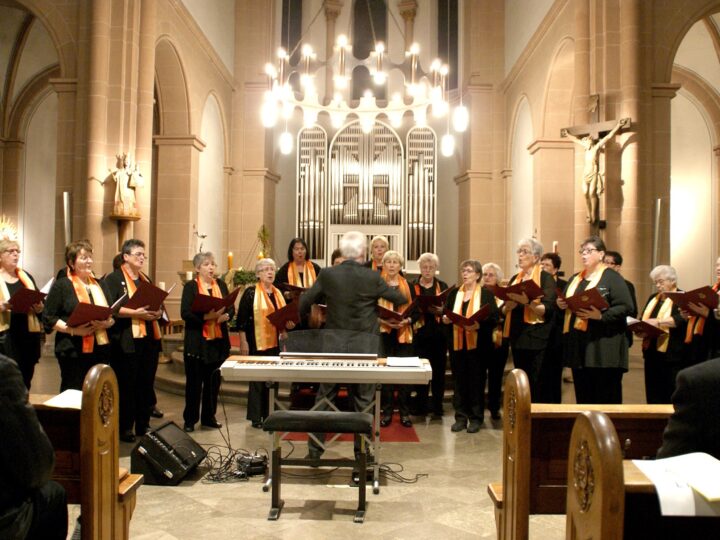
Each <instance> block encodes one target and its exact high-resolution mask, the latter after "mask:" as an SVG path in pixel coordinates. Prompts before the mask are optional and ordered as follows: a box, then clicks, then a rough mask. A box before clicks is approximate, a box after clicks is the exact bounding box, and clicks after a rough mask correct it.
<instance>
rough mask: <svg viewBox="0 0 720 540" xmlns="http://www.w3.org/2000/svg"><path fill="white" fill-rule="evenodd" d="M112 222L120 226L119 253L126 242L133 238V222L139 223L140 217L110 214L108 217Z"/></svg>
mask: <svg viewBox="0 0 720 540" xmlns="http://www.w3.org/2000/svg"><path fill="white" fill-rule="evenodd" d="M108 217H109V218H110V219H111V220H112V221H116V222H117V226H118V251H119V250H120V248H121V247H122V245H123V242H125V240H130V238H132V237H133V226H132V224H133V221H139V220H140V216H126V215H123V214H110V215H109V216H108Z"/></svg>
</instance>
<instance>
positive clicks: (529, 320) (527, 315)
mask: <svg viewBox="0 0 720 540" xmlns="http://www.w3.org/2000/svg"><path fill="white" fill-rule="evenodd" d="M540 272H542V267H541V266H540V265H539V264H536V265H535V266H533V269H532V272H531V273H530V279H532V280H533V281H534V282H535V285H537V286H538V287H540ZM526 275H527V274H525V271H524V270H520V273H519V274H518V275H517V276H515V279H513V280H512V282H511V283H510V285H515V284H516V283H520V282H521V281H522V280H523V278H524V277H525V276H526ZM533 301H534V302H536V303H538V302H539V301H540V300H539V299H538V300H533ZM523 321H524V322H525V324H538V323H541V322H545V317H544V316H542V315H538V314H536V313H535V312H534V311H533V310H532V309H530V304H528V305H526V306H523ZM511 323H512V312H510V313H508V314H507V316H506V317H505V328H504V329H503V337H509V336H510V325H511Z"/></svg>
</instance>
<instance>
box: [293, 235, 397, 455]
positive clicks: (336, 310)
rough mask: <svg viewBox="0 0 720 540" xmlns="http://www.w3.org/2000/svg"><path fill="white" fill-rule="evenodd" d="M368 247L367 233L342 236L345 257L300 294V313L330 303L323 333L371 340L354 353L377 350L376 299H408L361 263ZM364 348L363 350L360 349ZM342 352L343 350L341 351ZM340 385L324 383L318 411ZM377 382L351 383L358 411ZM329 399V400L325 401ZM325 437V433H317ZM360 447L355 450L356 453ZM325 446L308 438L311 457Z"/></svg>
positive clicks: (317, 435) (365, 404)
mask: <svg viewBox="0 0 720 540" xmlns="http://www.w3.org/2000/svg"><path fill="white" fill-rule="evenodd" d="M366 249H367V240H366V238H365V235H364V234H363V233H361V232H358V231H349V232H347V233H345V234H344V235H343V237H342V238H341V239H340V251H341V253H342V257H343V258H344V259H345V260H344V261H343V262H342V263H341V264H339V265H337V266H333V267H330V268H326V269H324V270H323V271H322V272H320V274H319V275H318V278H317V281H316V282H315V283H314V284H313V286H312V287H311V288H310V290H308V291H307V292H305V293H304V294H303V295H302V296H301V297H300V314H301V315H302V316H305V315H307V314H308V313H309V312H310V306H311V305H312V304H313V303H315V302H316V301H317V300H318V299H320V298H324V300H325V303H326V304H327V318H326V322H325V329H324V330H323V331H324V332H329V331H333V330H345V331H355V332H364V333H365V334H367V335H368V337H369V338H370V339H366V340H364V341H363V343H362V344H358V347H356V348H355V349H354V350H353V351H352V352H358V353H377V352H378V349H379V343H380V342H379V336H380V327H379V322H378V316H377V311H376V307H377V301H378V299H379V298H384V299H386V300H388V301H390V302H392V303H394V304H405V303H407V302H408V301H409V300H408V299H406V298H405V296H404V295H403V294H402V293H400V292H398V291H397V290H394V289H392V288H391V287H389V286H388V285H387V284H386V283H385V281H384V280H383V279H382V278H381V277H380V274H379V273H377V272H373V271H372V270H371V269H369V268H365V267H363V266H362V263H363V261H364V259H365V252H366ZM360 349H363V350H360ZM338 352H340V351H338ZM337 390H338V385H337V384H332V383H327V384H321V385H320V387H319V388H318V392H317V396H316V399H315V403H316V404H317V405H318V406H317V408H316V410H327V409H328V407H329V405H328V401H332V400H334V398H335V396H336V394H337ZM374 390H375V385H373V384H356V385H351V386H350V388H349V392H350V394H351V396H352V399H353V405H354V408H355V410H356V411H358V412H360V411H364V410H365V409H366V408H367V406H368V405H369V404H370V402H371V401H372V397H373V393H374ZM326 400H327V401H326ZM315 436H316V437H317V438H318V439H319V440H322V437H323V435H322V434H316V435H315ZM358 450H359V449H358V448H356V449H355V451H356V453H357V452H358ZM323 451H324V448H323V447H322V446H320V445H319V444H317V443H316V442H315V441H314V440H313V439H312V438H311V439H309V441H308V457H309V458H312V459H318V458H320V456H321V455H322V453H323Z"/></svg>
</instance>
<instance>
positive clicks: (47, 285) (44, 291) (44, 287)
mask: <svg viewBox="0 0 720 540" xmlns="http://www.w3.org/2000/svg"><path fill="white" fill-rule="evenodd" d="M54 282H55V278H54V277H51V278H50V280H49V281H48V282H47V283H46V284H45V285H43V287H42V289H40V292H41V293H45V294H47V293H49V292H50V287H52V284H53V283H54Z"/></svg>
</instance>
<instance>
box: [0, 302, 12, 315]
mask: <svg viewBox="0 0 720 540" xmlns="http://www.w3.org/2000/svg"><path fill="white" fill-rule="evenodd" d="M11 308H12V306H11V305H10V302H0V313H4V312H5V311H10V309H11Z"/></svg>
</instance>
